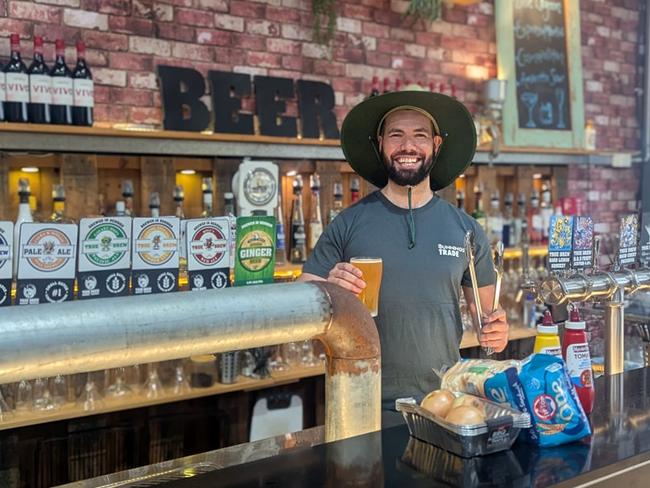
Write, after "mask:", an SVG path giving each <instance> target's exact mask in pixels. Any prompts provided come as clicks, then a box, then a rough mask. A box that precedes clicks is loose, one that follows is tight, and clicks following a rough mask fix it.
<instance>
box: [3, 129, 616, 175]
mask: <svg viewBox="0 0 650 488" xmlns="http://www.w3.org/2000/svg"><path fill="white" fill-rule="evenodd" d="M118 126H124V128H116V127H74V126H64V125H42V124H16V123H2V124H0V148H2V149H3V150H5V151H30V152H36V151H43V152H75V153H92V154H133V155H138V154H140V155H158V156H196V157H200V156H201V157H206V156H207V157H215V156H219V157H246V156H248V157H252V158H261V159H269V158H270V157H271V159H315V160H334V161H343V160H344V159H345V158H344V156H343V151H341V148H340V145H339V141H338V140H334V139H327V140H320V139H298V138H283V137H269V136H251V135H243V134H210V133H205V132H184V131H165V130H153V129H148V128H147V129H143V128H142V127H130V128H129V127H128V124H118ZM269 146H273V150H272V152H269ZM271 155H272V156H271ZM614 157H615V155H614V154H606V153H594V152H586V151H582V150H571V149H564V150H554V149H549V148H537V147H529V148H514V147H503V148H501V152H500V154H499V155H498V156H497V157H496V158H494V159H490V151H489V148H488V147H487V146H482V147H479V148H478V150H477V152H476V155H475V156H474V162H475V163H479V164H483V163H485V164H531V165H536V164H537V165H540V164H541V165H569V164H592V165H607V166H611V165H612V161H613V160H614Z"/></svg>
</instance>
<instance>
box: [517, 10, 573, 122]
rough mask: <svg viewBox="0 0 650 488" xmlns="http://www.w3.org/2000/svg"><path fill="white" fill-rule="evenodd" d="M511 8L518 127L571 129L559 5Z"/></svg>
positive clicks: (565, 58)
mask: <svg viewBox="0 0 650 488" xmlns="http://www.w3.org/2000/svg"><path fill="white" fill-rule="evenodd" d="M513 9H514V11H513V18H514V47H515V73H516V82H517V114H518V116H519V127H520V128H521V129H553V130H571V115H570V114H571V110H570V106H569V103H570V96H569V93H570V92H569V69H568V56H567V42H566V41H567V36H566V29H565V25H566V23H565V19H564V5H563V2H562V0H544V1H543V2H540V1H538V0H515V1H514V3H513Z"/></svg>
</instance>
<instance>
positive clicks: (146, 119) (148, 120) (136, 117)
mask: <svg viewBox="0 0 650 488" xmlns="http://www.w3.org/2000/svg"><path fill="white" fill-rule="evenodd" d="M129 122H131V123H133V124H154V125H159V124H161V123H162V110H160V109H159V108H153V107H147V108H144V107H131V109H129Z"/></svg>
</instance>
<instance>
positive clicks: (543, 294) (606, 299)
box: [539, 239, 650, 376]
mask: <svg viewBox="0 0 650 488" xmlns="http://www.w3.org/2000/svg"><path fill="white" fill-rule="evenodd" d="M594 250H595V253H594V261H595V262H596V263H597V262H598V261H597V260H598V254H597V252H598V250H599V240H598V239H595V240H594ZM617 268H619V269H617V270H614V271H598V270H597V265H594V266H593V267H592V270H591V272H590V273H589V274H582V273H580V274H574V275H572V276H569V277H560V276H551V277H549V278H547V279H546V280H544V281H543V282H542V284H541V286H540V288H539V297H540V298H541V299H542V300H543V301H544V302H545V303H548V304H550V305H560V304H563V303H567V302H575V303H579V302H586V301H590V300H594V301H600V302H601V303H602V304H603V306H604V311H605V374H606V375H608V376H609V375H614V374H618V373H622V372H623V367H624V356H625V354H624V353H625V349H624V329H623V324H624V319H625V317H624V301H625V296H626V295H631V294H632V293H635V292H637V291H640V290H648V289H650V269H648V268H639V269H636V270H634V271H633V270H628V269H625V268H620V267H618V266H617Z"/></svg>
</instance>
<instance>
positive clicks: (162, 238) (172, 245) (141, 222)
mask: <svg viewBox="0 0 650 488" xmlns="http://www.w3.org/2000/svg"><path fill="white" fill-rule="evenodd" d="M179 235H180V222H179V219H178V218H177V217H159V218H153V217H136V218H134V219H133V253H132V263H133V265H132V268H133V272H132V280H133V284H132V288H133V294H134V295H149V294H152V293H169V292H172V291H177V290H178V266H179V250H178V248H179Z"/></svg>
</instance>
